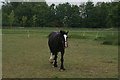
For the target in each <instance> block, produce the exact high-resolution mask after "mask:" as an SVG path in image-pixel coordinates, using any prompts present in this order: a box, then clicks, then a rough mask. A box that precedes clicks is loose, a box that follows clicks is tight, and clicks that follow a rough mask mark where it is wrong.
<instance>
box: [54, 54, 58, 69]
mask: <svg viewBox="0 0 120 80" xmlns="http://www.w3.org/2000/svg"><path fill="white" fill-rule="evenodd" d="M54 67H57V53H55V57H54Z"/></svg>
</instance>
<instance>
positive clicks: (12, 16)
mask: <svg viewBox="0 0 120 80" xmlns="http://www.w3.org/2000/svg"><path fill="white" fill-rule="evenodd" d="M8 18H9V23H10V26H12V25H13V22H14V20H15V14H14V11H13V10H12V11H11V13H10V15H9V16H8Z"/></svg>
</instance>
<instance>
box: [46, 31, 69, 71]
mask: <svg viewBox="0 0 120 80" xmlns="http://www.w3.org/2000/svg"><path fill="white" fill-rule="evenodd" d="M67 34H68V32H65V31H60V32H52V33H50V34H49V36H48V38H49V40H48V45H49V48H50V51H51V56H50V59H49V60H50V62H51V63H53V62H54V63H53V64H54V67H57V54H58V52H61V67H60V70H61V71H63V70H65V68H64V66H63V62H64V59H63V56H64V52H65V48H66V47H68V44H67ZM53 56H54V58H53Z"/></svg>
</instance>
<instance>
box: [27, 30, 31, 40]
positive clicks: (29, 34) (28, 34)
mask: <svg viewBox="0 0 120 80" xmlns="http://www.w3.org/2000/svg"><path fill="white" fill-rule="evenodd" d="M27 33H28V38H29V37H30V34H29V30H27Z"/></svg>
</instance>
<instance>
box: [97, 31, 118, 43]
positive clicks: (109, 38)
mask: <svg viewBox="0 0 120 80" xmlns="http://www.w3.org/2000/svg"><path fill="white" fill-rule="evenodd" d="M118 38H119V37H118V33H116V34H114V35H110V34H107V35H105V36H104V37H97V38H96V39H95V40H97V41H101V43H102V44H104V45H120V41H119V40H118Z"/></svg>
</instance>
